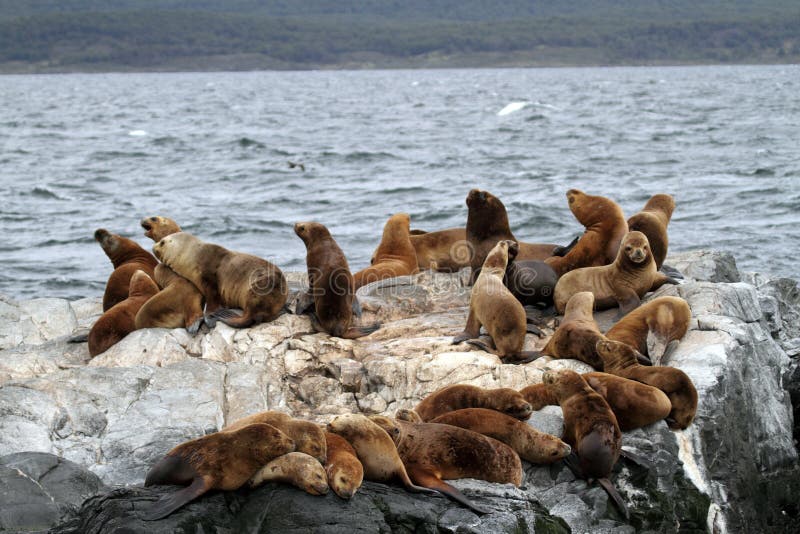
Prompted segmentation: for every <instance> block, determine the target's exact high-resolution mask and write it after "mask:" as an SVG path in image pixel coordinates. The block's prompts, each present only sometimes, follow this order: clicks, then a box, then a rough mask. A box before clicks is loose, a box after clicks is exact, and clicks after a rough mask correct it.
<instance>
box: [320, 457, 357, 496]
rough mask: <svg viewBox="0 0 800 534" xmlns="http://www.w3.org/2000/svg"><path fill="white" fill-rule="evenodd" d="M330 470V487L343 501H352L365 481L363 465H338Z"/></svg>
mask: <svg viewBox="0 0 800 534" xmlns="http://www.w3.org/2000/svg"><path fill="white" fill-rule="evenodd" d="M333 467H335V469H330V468H329V470H328V486H329V487H330V488H331V489H332V490H333V492H334V493H335V494H336V495H338V496H339V497H341V498H342V499H352V498H353V495H355V494H356V491H358V488H360V487H361V483H362V482H363V481H364V468H363V467H361V464H360V463H359V464H357V465H355V463H354V464H352V465H351V464H337V465H335V466H333Z"/></svg>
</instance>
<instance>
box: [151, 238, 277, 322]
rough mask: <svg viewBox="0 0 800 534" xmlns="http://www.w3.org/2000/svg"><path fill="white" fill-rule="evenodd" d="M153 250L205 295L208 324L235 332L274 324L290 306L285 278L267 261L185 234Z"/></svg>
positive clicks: (165, 241)
mask: <svg viewBox="0 0 800 534" xmlns="http://www.w3.org/2000/svg"><path fill="white" fill-rule="evenodd" d="M153 251H154V252H155V254H156V256H157V257H158V259H160V260H161V261H162V262H164V263H165V264H166V265H167V266H168V267H169V268H170V269H172V270H173V271H175V272H176V273H178V274H179V275H181V276H183V277H184V278H186V279H187V280H189V281H190V282H191V283H193V284H194V285H195V286H196V287H197V288H198V289H199V290H200V291H201V292H202V293H203V295H204V296H205V298H206V317H205V321H206V323H208V324H209V326H213V325H214V324H216V320H217V319H219V320H221V321H223V322H224V323H225V324H227V325H228V326H232V327H234V328H245V327H248V326H252V325H254V324H258V323H262V322H266V321H271V320H273V319H275V318H276V317H277V316H278V315H279V314H280V312H281V309H282V308H283V306H284V304H286V299H287V297H288V295H289V288H288V286H287V284H286V278H284V276H283V273H282V272H281V270H280V269H278V268H277V267H276V266H275V265H273V264H272V263H270V262H268V261H267V260H264V259H261V258H258V257H256V256H252V255H250V254H244V253H241V252H233V251H230V250H228V249H226V248H223V247H221V246H219V245H213V244H211V243H205V242H203V241H201V240H200V239H198V238H197V237H195V236H193V235H191V234H187V233H186V232H178V233H177V234H171V235H168V236H167V237H165V238H163V239H162V240H161V241H159V242H158V243H156V244H155V245H154V246H153ZM223 306H226V307H228V308H239V309H241V310H244V314H243V315H241V316H239V315H237V314H236V313H234V312H233V311H232V310H230V309H222V307H223Z"/></svg>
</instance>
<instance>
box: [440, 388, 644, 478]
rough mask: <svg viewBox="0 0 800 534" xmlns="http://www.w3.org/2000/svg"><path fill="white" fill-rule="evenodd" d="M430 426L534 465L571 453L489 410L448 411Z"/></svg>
mask: <svg viewBox="0 0 800 534" xmlns="http://www.w3.org/2000/svg"><path fill="white" fill-rule="evenodd" d="M656 391H657V390H656ZM659 393H660V392H659ZM431 423H439V424H442V425H453V426H457V427H459V428H466V429H467V430H472V431H473V432H477V433H478V434H483V435H484V436H489V437H490V438H494V439H496V440H497V441H502V442H503V443H505V444H506V445H508V446H509V447H511V448H512V449H514V450H515V451H516V452H517V454H519V457H520V458H522V459H523V460H525V461H527V462H530V463H533V464H551V463H553V462H557V461H558V460H561V459H562V458H564V457H566V456H567V455H568V454H569V453H570V452H571V451H572V448H571V447H570V446H569V445H567V444H566V443H564V442H563V441H561V440H560V439H558V438H557V437H555V436H551V435H550V434H546V433H544V432H539V431H538V430H536V429H535V428H533V427H532V426H530V425H528V424H526V423H523V422H521V421H519V420H517V419H514V418H513V417H511V416H508V415H506V414H504V413H500V412H498V411H495V410H487V409H486V408H466V409H463V410H456V411H454V412H448V413H446V414H442V415H440V416H439V417H437V418H435V419H433V420H432V421H431Z"/></svg>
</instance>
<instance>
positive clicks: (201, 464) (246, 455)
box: [143, 424, 294, 521]
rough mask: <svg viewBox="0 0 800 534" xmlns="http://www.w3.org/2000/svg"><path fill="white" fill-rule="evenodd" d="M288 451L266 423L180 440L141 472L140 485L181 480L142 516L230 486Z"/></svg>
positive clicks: (149, 517)
mask: <svg viewBox="0 0 800 534" xmlns="http://www.w3.org/2000/svg"><path fill="white" fill-rule="evenodd" d="M292 451H294V442H293V441H292V439H291V438H289V436H287V435H286V434H284V433H283V432H281V431H280V430H278V429H277V428H275V427H273V426H270V425H263V424H255V425H248V426H246V427H244V428H241V429H239V430H237V431H235V432H215V433H213V434H209V435H207V436H203V437H201V438H197V439H193V440H191V441H187V442H185V443H182V444H180V445H178V446H177V447H175V448H174V449H172V450H171V451H169V452H168V453H167V454H166V456H164V458H162V459H161V460H159V461H158V463H156V464H155V465H154V466H153V467H152V468H151V469H150V471H148V472H147V477H146V478H145V482H144V485H145V486H153V485H155V484H158V485H166V484H175V485H181V486H187V487H186V488H184V489H182V490H179V491H177V492H175V493H172V494H170V495H165V496H163V497H161V499H159V500H158V501H157V502H156V503H155V504H153V506H152V507H151V508H150V510H148V511H147V514H146V515H145V516H144V517H143V519H144V520H145V521H155V520H157V519H162V518H164V517H167V516H168V515H169V514H171V513H172V512H174V511H175V510H177V509H178V508H180V507H181V506H183V505H185V504H186V503H188V502H189V501H192V500H194V499H196V498H197V497H199V496H201V495H202V494H204V493H206V492H207V491H209V490H212V489H219V490H235V489H239V488H240V487H241V486H243V485H244V484H245V483H246V482H247V481H248V480H250V478H251V477H252V476H253V475H254V474H255V473H256V471H258V470H259V469H260V468H261V467H263V466H264V465H266V464H267V463H269V462H270V461H272V460H273V459H275V458H277V457H279V456H281V455H283V454H286V453H288V452H292Z"/></svg>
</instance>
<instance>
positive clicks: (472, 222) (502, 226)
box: [467, 189, 511, 238]
mask: <svg viewBox="0 0 800 534" xmlns="http://www.w3.org/2000/svg"><path fill="white" fill-rule="evenodd" d="M467 208H469V211H468V212H467V235H470V234H471V235H473V236H475V237H477V238H480V237H484V236H490V235H492V234H494V233H498V232H506V233H509V234H510V233H511V231H510V230H509V227H508V213H507V212H506V207H505V205H504V204H503V203H502V202H501V201H500V199H499V198H497V197H496V196H494V195H493V194H491V193H489V192H488V191H481V190H480V189H473V190H471V191H470V192H469V193H468V194H467Z"/></svg>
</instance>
